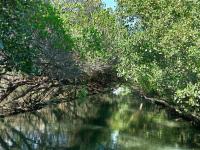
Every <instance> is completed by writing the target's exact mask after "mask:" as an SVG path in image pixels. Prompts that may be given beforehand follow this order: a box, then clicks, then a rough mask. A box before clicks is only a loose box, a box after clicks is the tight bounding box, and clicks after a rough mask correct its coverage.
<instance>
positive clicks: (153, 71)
mask: <svg viewBox="0 0 200 150" xmlns="http://www.w3.org/2000/svg"><path fill="white" fill-rule="evenodd" d="M118 2H119V8H118V13H119V15H120V17H121V18H124V17H127V16H135V17H136V18H137V19H139V20H140V23H141V26H140V29H137V31H135V32H133V34H131V35H130V36H129V37H127V38H126V40H127V41H128V43H127V44H126V45H125V47H122V54H121V55H120V56H121V57H120V64H119V66H118V71H119V74H120V75H121V76H125V77H126V78H127V79H133V80H134V81H136V82H137V83H139V84H140V85H141V86H142V87H143V89H145V91H146V92H148V93H153V94H157V95H160V96H163V97H166V98H168V99H175V101H174V102H175V103H180V101H186V102H184V104H183V105H186V103H187V105H188V107H190V106H192V108H193V109H192V110H197V106H198V105H199V102H198V99H199V97H198V96H197V94H196V93H198V91H199V88H198V87H199V86H197V84H198V83H199V77H200V76H199V73H200V63H199V62H200V53H199V41H200V36H199V29H200V26H199V24H200V21H199V17H200V9H199V8H200V3H199V2H198V1H187V0H183V1H175V0H158V1H155V0H119V1H118ZM192 89H193V90H192ZM194 89H195V90H194ZM191 90H192V91H191ZM180 91H181V92H180ZM176 93H179V94H176ZM180 93H181V94H180ZM187 93H190V94H189V95H188V94H187ZM183 95H188V98H187V99H185V98H183V97H184V96H183ZM182 98H183V99H184V100H180V99H182ZM193 106H196V107H193ZM197 111H198V110H197Z"/></svg>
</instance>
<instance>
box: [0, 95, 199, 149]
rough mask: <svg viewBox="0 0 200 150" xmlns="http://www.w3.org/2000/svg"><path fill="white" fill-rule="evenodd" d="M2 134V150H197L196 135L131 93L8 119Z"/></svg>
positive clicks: (70, 103) (183, 123)
mask: <svg viewBox="0 0 200 150" xmlns="http://www.w3.org/2000/svg"><path fill="white" fill-rule="evenodd" d="M141 103H143V107H142V108H141ZM0 132H1V134H0V149H6V150H10V149H48V150H49V149H56V150H57V149H66V150H79V149H80V150H112V149H113V150H121V149H122V150H129V149H130V150H132V149H134V150H144V149H146V150H152V149H155V150H160V149H162V150H164V149H170V150H173V149H189V150H190V149H191V150H193V149H199V148H200V132H198V131H197V130H195V129H194V128H192V127H191V126H190V125H189V124H187V123H185V122H184V121H176V118H175V117H174V118H173V117H169V115H168V114H167V113H166V112H165V111H163V110H160V108H159V107H158V106H152V105H151V104H146V103H145V102H144V101H143V100H141V99H140V98H138V97H136V96H132V95H129V96H113V95H110V94H104V95H98V96H95V97H90V98H88V100H86V101H85V102H83V103H80V104H79V103H75V102H68V103H62V104H58V105H51V106H49V107H47V108H44V109H42V110H39V111H36V112H31V113H24V114H19V115H16V116H11V117H7V118H4V119H1V122H0Z"/></svg>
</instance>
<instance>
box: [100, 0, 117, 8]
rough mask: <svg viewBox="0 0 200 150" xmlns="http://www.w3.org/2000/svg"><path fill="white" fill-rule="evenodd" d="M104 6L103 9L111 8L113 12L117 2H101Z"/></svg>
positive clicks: (107, 0) (111, 0)
mask: <svg viewBox="0 0 200 150" xmlns="http://www.w3.org/2000/svg"><path fill="white" fill-rule="evenodd" d="M102 1H103V3H105V4H106V6H105V8H112V9H113V10H115V8H116V6H117V2H116V1H115V0H102Z"/></svg>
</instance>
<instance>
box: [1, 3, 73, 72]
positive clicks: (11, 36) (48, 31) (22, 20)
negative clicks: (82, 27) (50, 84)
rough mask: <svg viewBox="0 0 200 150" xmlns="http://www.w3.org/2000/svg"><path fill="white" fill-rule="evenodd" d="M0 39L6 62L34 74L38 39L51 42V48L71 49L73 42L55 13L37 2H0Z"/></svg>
mask: <svg viewBox="0 0 200 150" xmlns="http://www.w3.org/2000/svg"><path fill="white" fill-rule="evenodd" d="M0 20H1V21H0V29H1V30H0V39H2V41H3V44H4V49H3V50H4V51H5V52H6V53H7V54H8V55H9V56H10V62H11V63H12V64H13V66H14V68H15V69H17V70H21V71H24V72H26V73H34V71H36V70H37V69H36V68H35V67H37V66H35V64H34V59H35V58H36V57H37V55H38V54H39V53H40V51H41V49H42V48H41V46H39V45H41V44H40V42H41V39H42V40H49V42H51V43H54V45H53V46H52V49H53V48H62V49H71V47H72V46H73V42H72V40H71V37H70V35H68V34H67V30H66V29H64V28H62V20H61V18H60V17H59V13H58V12H57V11H56V9H55V8H54V7H53V6H52V5H51V4H50V3H48V2H43V1H41V0H37V1H33V0H30V1H26V0H15V1H1V2H0Z"/></svg>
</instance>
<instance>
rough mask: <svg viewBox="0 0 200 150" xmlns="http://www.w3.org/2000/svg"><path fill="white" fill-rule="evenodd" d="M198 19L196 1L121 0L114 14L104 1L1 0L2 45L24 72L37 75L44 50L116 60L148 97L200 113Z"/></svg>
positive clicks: (120, 70) (115, 65) (124, 74)
mask: <svg viewBox="0 0 200 150" xmlns="http://www.w3.org/2000/svg"><path fill="white" fill-rule="evenodd" d="M199 20H200V2H199V1H195V0H191V1H189V0H181V1H180V0H179V1H177V0H118V8H117V10H116V11H115V12H113V11H112V10H109V9H104V7H103V3H102V2H101V1H100V0H95V1H94V0H87V1H83V0H79V1H73V0H52V1H45V2H44V1H42V0H41V1H40V0H37V1H33V0H29V1H27V0H15V1H4V0H3V1H1V2H0V29H1V30H0V41H2V42H0V43H1V44H0V46H1V47H3V50H4V51H5V52H6V53H7V54H8V56H9V57H10V62H11V64H12V65H13V68H15V69H17V70H21V71H24V72H26V73H35V74H37V73H39V71H38V70H37V65H38V64H37V63H35V62H36V61H35V60H36V59H37V58H41V55H42V53H43V51H44V50H46V49H48V52H49V51H51V50H52V51H54V50H65V51H68V50H73V51H74V52H76V53H78V54H79V56H83V58H84V59H87V60H89V61H91V62H97V61H99V60H101V61H103V62H106V63H110V62H112V63H111V64H113V68H116V70H117V71H118V75H119V76H122V77H124V78H126V79H127V80H128V81H130V82H132V83H134V84H135V83H137V84H138V85H139V86H140V87H142V89H143V90H144V91H145V92H146V93H148V94H149V95H151V96H158V97H162V98H165V99H167V100H169V101H170V103H172V104H177V106H179V107H180V108H181V109H182V110H184V111H191V112H199V111H200V110H199V108H198V107H199V105H200V100H199V97H200V91H199V88H200V84H199V81H200V52H199V48H200V47H199V45H200V34H199V31H200V21H199ZM52 54H53V53H52Z"/></svg>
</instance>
